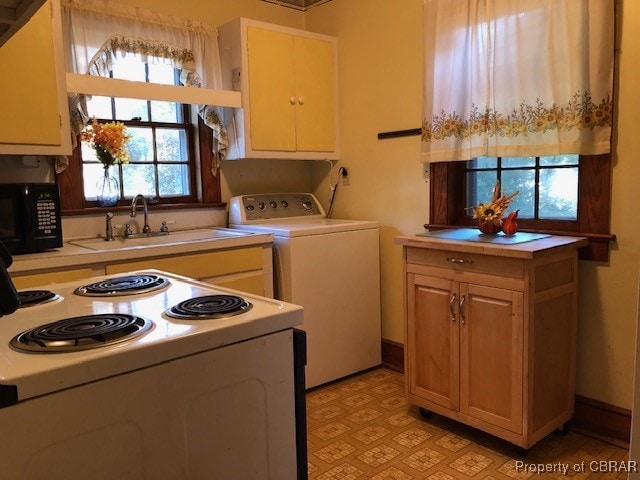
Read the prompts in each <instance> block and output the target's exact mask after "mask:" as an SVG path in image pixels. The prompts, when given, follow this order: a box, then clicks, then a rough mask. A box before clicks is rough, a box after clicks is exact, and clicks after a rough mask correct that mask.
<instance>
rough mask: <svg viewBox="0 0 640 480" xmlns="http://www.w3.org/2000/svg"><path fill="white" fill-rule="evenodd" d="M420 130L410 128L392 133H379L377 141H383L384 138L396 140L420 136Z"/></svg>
mask: <svg viewBox="0 0 640 480" xmlns="http://www.w3.org/2000/svg"><path fill="white" fill-rule="evenodd" d="M421 134H422V128H411V129H409V130H394V131H392V132H380V133H379V134H378V140H384V139H385V138H398V137H413V136H414V135H421Z"/></svg>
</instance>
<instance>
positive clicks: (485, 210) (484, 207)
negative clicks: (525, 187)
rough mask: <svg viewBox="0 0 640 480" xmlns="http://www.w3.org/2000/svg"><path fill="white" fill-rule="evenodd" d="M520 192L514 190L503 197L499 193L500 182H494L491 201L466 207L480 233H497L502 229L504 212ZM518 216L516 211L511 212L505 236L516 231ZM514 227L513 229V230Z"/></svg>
mask: <svg viewBox="0 0 640 480" xmlns="http://www.w3.org/2000/svg"><path fill="white" fill-rule="evenodd" d="M519 193H520V192H519V191H518V190H516V191H515V192H514V193H512V194H511V195H505V194H501V193H500V182H496V184H495V186H494V187H493V194H492V195H491V200H490V201H489V202H486V203H481V204H479V205H476V206H473V207H468V208H469V209H471V210H473V218H474V219H475V220H478V229H479V230H480V231H481V232H482V233H487V234H493V233H498V232H499V231H500V230H501V229H502V228H503V222H504V220H503V217H504V214H505V210H507V208H509V205H510V204H511V202H512V201H513V199H514V198H515V197H516V196H518V194H519ZM517 216H518V211H516V212H512V213H511V214H510V215H509V216H508V219H509V222H508V228H507V230H508V231H506V230H505V234H507V235H513V234H515V233H516V231H517V224H516V223H515V219H516V218H517ZM514 226H515V228H514Z"/></svg>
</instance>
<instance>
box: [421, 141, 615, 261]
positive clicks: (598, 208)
mask: <svg viewBox="0 0 640 480" xmlns="http://www.w3.org/2000/svg"><path fill="white" fill-rule="evenodd" d="M611 169H612V161H611V154H610V153H608V154H604V155H581V156H580V159H579V161H578V219H577V221H571V220H534V219H520V218H519V219H518V226H519V228H520V230H522V231H527V232H539V233H550V234H553V235H568V236H581V237H587V239H588V240H589V244H588V246H586V247H584V248H581V249H580V259H583V260H596V261H607V260H608V258H609V244H610V242H612V241H614V240H615V235H612V234H611V233H610V230H609V228H610V227H609V225H610V215H611ZM465 172H466V161H459V162H439V163H432V164H431V167H430V185H431V188H430V194H429V195H430V199H429V200H430V202H429V223H427V224H425V225H424V226H425V228H427V229H429V230H439V229H444V228H455V227H476V225H477V222H476V221H475V220H473V219H472V218H471V217H470V216H469V215H468V214H467V210H466V208H467V207H469V205H466V204H465V202H466V199H465V197H466V193H465V192H466V175H465Z"/></svg>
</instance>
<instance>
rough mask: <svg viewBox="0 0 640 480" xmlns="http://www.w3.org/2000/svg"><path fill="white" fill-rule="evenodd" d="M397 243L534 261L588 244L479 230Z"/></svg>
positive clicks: (401, 239) (447, 232) (429, 234)
mask: <svg viewBox="0 0 640 480" xmlns="http://www.w3.org/2000/svg"><path fill="white" fill-rule="evenodd" d="M395 243H397V244H399V245H403V246H406V247H416V248H430V249H434V250H447V251H454V252H465V253H475V254H480V255H493V256H501V257H510V258H522V259H532V258H537V257H542V256H545V255H548V254H550V253H551V252H553V253H557V252H558V251H559V250H562V249H572V250H573V249H576V248H580V247H583V246H586V245H587V243H588V240H587V239H586V238H583V237H565V236H558V235H543V234H529V233H526V232H518V233H516V234H515V235H511V236H507V235H504V234H502V233H500V234H497V235H486V234H483V233H480V231H479V230H477V229H471V228H459V229H451V230H439V231H432V232H426V233H424V234H418V235H402V236H399V237H396V238H395Z"/></svg>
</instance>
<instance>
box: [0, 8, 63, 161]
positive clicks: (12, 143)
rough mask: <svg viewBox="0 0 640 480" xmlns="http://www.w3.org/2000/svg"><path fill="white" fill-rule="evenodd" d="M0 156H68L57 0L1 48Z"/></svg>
mask: <svg viewBox="0 0 640 480" xmlns="http://www.w3.org/2000/svg"><path fill="white" fill-rule="evenodd" d="M0 65H1V66H2V71H3V74H2V75H1V76H0V105H2V113H1V114H0V154H13V155H70V154H71V137H70V133H69V110H68V106H67V91H66V83H65V71H64V56H63V49H62V26H61V18H60V6H59V0H48V1H47V2H46V3H44V4H43V5H42V6H41V7H40V8H39V9H38V11H37V12H36V13H35V14H34V15H33V16H32V17H31V19H30V20H29V21H28V22H27V23H25V25H24V26H22V28H20V30H18V31H17V32H16V33H15V34H14V35H13V36H12V37H11V38H9V39H8V40H7V41H6V43H4V45H2V46H1V47H0Z"/></svg>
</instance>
